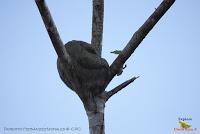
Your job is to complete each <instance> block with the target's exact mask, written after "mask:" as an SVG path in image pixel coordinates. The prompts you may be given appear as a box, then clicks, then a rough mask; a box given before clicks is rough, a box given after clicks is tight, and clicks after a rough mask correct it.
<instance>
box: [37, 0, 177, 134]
mask: <svg viewBox="0 0 200 134" xmlns="http://www.w3.org/2000/svg"><path fill="white" fill-rule="evenodd" d="M35 2H36V4H37V6H38V9H39V11H40V14H41V16H42V19H43V22H44V24H45V27H46V29H47V32H48V34H49V37H50V39H51V41H52V44H53V46H54V48H55V51H56V53H57V55H58V60H57V67H58V72H59V75H60V77H61V79H62V80H63V82H64V83H65V84H66V85H67V86H68V87H69V88H70V89H72V90H73V91H74V92H75V93H76V94H77V95H78V96H79V97H80V99H81V101H82V102H83V105H84V108H85V110H86V113H87V116H88V120H89V129H90V134H104V133H105V130H104V108H105V103H106V102H107V101H108V100H109V98H110V97H112V96H113V95H114V94H116V93H117V92H118V91H120V90H122V89H124V88H125V87H126V86H127V85H129V84H130V83H132V82H133V81H134V80H136V79H137V78H138V77H133V78H131V79H129V80H127V81H125V82H123V83H122V84H120V85H119V86H117V87H115V88H114V89H112V90H110V91H105V89H106V87H107V85H108V84H109V83H110V82H111V80H112V79H113V78H114V77H115V76H116V75H120V74H121V73H122V70H123V68H124V67H123V65H124V63H125V62H126V61H127V59H128V58H129V57H130V56H131V55H132V54H133V53H134V51H135V49H136V48H137V47H138V46H139V44H140V43H141V42H142V40H143V39H144V38H145V37H146V35H147V34H148V33H149V32H150V31H151V29H152V28H153V27H154V26H155V24H156V23H157V22H158V21H159V20H160V18H161V17H162V16H163V15H164V14H165V13H166V12H167V10H168V9H169V8H170V7H171V6H172V5H173V3H174V2H175V0H163V2H162V3H161V4H160V5H159V6H158V7H157V8H156V9H155V11H154V12H153V14H152V15H151V16H150V17H149V18H148V19H147V20H146V22H145V23H144V24H143V25H142V26H141V27H140V28H139V29H138V30H137V31H136V32H135V33H134V34H133V36H132V38H131V39H130V41H129V42H128V44H127V45H126V46H125V47H124V49H123V50H122V51H121V52H120V53H119V55H118V56H117V58H116V59H115V60H114V61H113V63H112V64H111V65H110V66H109V65H108V63H107V61H106V60H105V59H103V58H102V57H101V51H102V37H103V16H104V0H93V17H92V39H91V44H89V43H86V42H83V41H70V42H68V43H66V44H65V45H64V44H63V42H62V40H61V39H60V36H59V33H58V31H57V28H56V25H55V24H54V21H53V19H52V17H51V14H50V11H49V9H48V7H47V5H46V3H45V0H35Z"/></svg>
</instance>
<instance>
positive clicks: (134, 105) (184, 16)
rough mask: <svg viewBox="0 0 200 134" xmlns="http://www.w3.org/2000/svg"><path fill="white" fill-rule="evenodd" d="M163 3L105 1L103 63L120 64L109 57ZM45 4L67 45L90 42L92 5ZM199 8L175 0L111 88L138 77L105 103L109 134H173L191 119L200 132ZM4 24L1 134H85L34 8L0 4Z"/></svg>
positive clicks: (28, 3) (72, 0) (26, 2)
mask: <svg viewBox="0 0 200 134" xmlns="http://www.w3.org/2000/svg"><path fill="white" fill-rule="evenodd" d="M160 2H161V0H148V1H147V0H137V1H136V0H135V1H132V0H124V1H123V2H122V1H113V0H105V17H104V40H103V57H104V58H106V59H107V61H108V62H109V64H110V63H112V61H113V60H114V59H115V58H116V56H115V55H112V54H111V53H110V51H112V50H115V49H122V48H123V47H124V46H125V45H126V44H127V42H128V41H129V39H130V38H131V36H132V34H133V33H134V32H135V31H136V30H137V29H138V28H139V27H140V26H141V25H142V24H143V22H144V21H145V20H146V19H147V18H148V17H149V15H150V14H151V13H152V12H153V11H154V10H155V9H154V8H155V7H157V6H158V5H159V4H160ZM47 4H48V6H49V8H50V10H51V13H52V16H53V18H54V21H55V23H56V25H57V28H58V30H59V32H60V35H61V38H62V40H63V42H67V41H70V40H83V41H86V42H90V38H91V16H92V14H91V13H92V7H91V6H92V2H91V1H89V0H84V1H82V0H67V1H66V0H59V2H58V1H55V0H54V1H53V0H51V1H50V0H47ZM199 5H200V2H199V1H198V0H192V1H180V0H177V1H176V3H175V4H174V5H173V6H172V8H171V9H170V10H169V11H168V12H167V13H166V14H165V16H164V17H163V18H162V19H161V20H160V21H159V23H158V24H157V25H156V26H155V28H154V29H153V30H152V31H151V32H150V34H148V36H147V37H146V38H145V40H144V41H143V42H142V43H141V45H140V46H139V48H137V50H136V51H135V53H134V54H133V55H132V57H131V58H130V59H129V60H128V61H127V62H126V64H127V68H126V69H125V70H124V72H123V74H122V75H121V76H120V77H116V78H115V79H114V80H113V81H112V82H111V84H110V85H109V86H108V88H107V90H110V89H112V88H113V87H115V86H117V85H118V84H120V83H121V82H123V81H125V80H127V79H129V78H131V77H133V76H140V78H139V79H137V80H136V81H135V82H134V83H133V84H131V85H129V86H128V87H127V88H126V89H125V90H123V91H122V92H120V93H118V94H117V95H115V96H114V97H113V98H112V99H110V100H109V102H108V103H107V104H106V109H105V127H106V134H113V133H114V134H121V133H137V134H146V133H148V134H156V133H162V134H170V133H173V132H174V131H173V130H174V128H176V127H179V124H178V118H179V117H186V118H192V121H190V122H189V123H191V125H192V127H194V128H197V130H198V132H199V131H200V130H199V129H200V116H199V113H200V109H199V105H200V100H199V97H200V90H199V89H200V79H199V76H200V71H199V68H200V59H199V57H200V53H199V52H200V46H199V43H200V38H199V32H200V27H199V24H200V19H199V18H200V13H199V12H200V11H199V10H200V6H199ZM0 17H1V21H0V28H1V32H0V61H1V66H0V74H1V77H0V92H1V93H0V106H1V110H0V133H11V132H8V131H7V132H6V131H4V128H5V127H11V128H12V127H13V128H15V127H19V128H20V127H21V128H23V127H36V128H41V127H80V128H81V130H80V131H67V132H66V133H69V134H71V133H72V134H87V133H88V120H87V116H86V114H85V111H84V108H83V106H82V103H81V101H80V99H79V98H78V97H77V95H76V94H75V93H74V92H72V91H71V90H69V89H68V88H67V87H66V86H65V85H64V84H63V82H62V81H61V80H60V78H59V75H58V73H57V68H56V59H57V57H56V53H55V51H54V49H53V47H52V44H51V41H50V39H49V37H48V34H47V32H46V29H45V28H44V25H43V22H42V19H41V17H40V15H39V12H38V9H37V7H36V5H35V3H34V1H33V0H18V1H11V0H6V1H2V2H1V4H0ZM14 133H15V134H16V133H18V134H24V133H27V132H22V131H19V132H14ZM34 133H39V132H34ZM57 133H58V134H59V133H61V132H57Z"/></svg>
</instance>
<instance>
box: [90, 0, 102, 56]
mask: <svg viewBox="0 0 200 134" xmlns="http://www.w3.org/2000/svg"><path fill="white" fill-rule="evenodd" d="M103 17H104V0H93V15H92V40H91V44H92V47H93V48H94V50H95V51H96V53H97V54H98V55H99V56H101V51H102V38H103Z"/></svg>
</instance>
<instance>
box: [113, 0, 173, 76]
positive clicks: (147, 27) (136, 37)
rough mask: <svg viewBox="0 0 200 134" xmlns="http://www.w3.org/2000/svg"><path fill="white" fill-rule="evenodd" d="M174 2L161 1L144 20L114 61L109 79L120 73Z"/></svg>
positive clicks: (171, 0) (168, 0)
mask: <svg viewBox="0 0 200 134" xmlns="http://www.w3.org/2000/svg"><path fill="white" fill-rule="evenodd" d="M174 2H175V0H163V2H162V3H161V4H160V5H159V6H158V8H156V10H155V11H154V13H153V14H152V15H151V16H150V17H149V18H148V19H147V20H146V22H145V23H144V24H143V25H142V26H141V27H140V28H139V29H138V30H137V31H136V32H135V33H134V34H133V36H132V38H131V40H130V41H129V42H128V44H127V45H126V47H125V48H124V49H123V51H122V53H121V54H119V56H118V57H117V58H116V59H115V60H114V62H113V63H112V64H111V66H110V68H111V71H112V75H111V79H112V78H113V77H114V76H115V75H116V74H117V73H118V72H119V71H120V68H121V67H122V66H123V64H124V63H125V62H126V61H127V60H128V58H129V57H130V56H131V54H133V52H134V51H135V49H136V48H137V47H138V46H139V44H140V43H141V42H142V40H143V39H144V38H145V37H146V35H147V34H148V33H149V32H150V31H151V29H152V28H153V27H154V26H155V24H156V23H157V22H158V21H159V20H160V18H161V17H162V16H163V15H164V14H165V13H166V12H167V10H168V9H169V8H170V7H171V6H172V5H173V3H174Z"/></svg>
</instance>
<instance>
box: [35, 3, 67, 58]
mask: <svg viewBox="0 0 200 134" xmlns="http://www.w3.org/2000/svg"><path fill="white" fill-rule="evenodd" d="M35 2H36V4H37V7H38V9H39V11H40V14H41V17H42V19H43V22H44V24H45V27H46V30H47V32H48V34H49V37H50V39H51V42H52V44H53V46H54V49H55V51H56V53H57V55H58V57H59V58H62V59H65V60H67V61H69V58H70V57H69V55H68V53H67V51H66V49H65V47H64V44H63V42H62V40H61V38H60V35H59V33H58V31H57V28H56V25H55V24H54V21H53V18H52V17H51V13H50V11H49V8H48V6H47V4H46V2H45V0H35Z"/></svg>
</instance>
